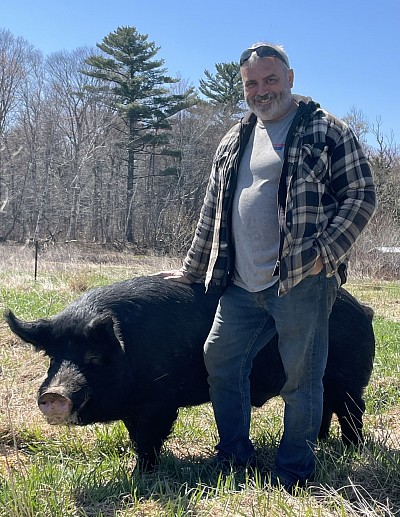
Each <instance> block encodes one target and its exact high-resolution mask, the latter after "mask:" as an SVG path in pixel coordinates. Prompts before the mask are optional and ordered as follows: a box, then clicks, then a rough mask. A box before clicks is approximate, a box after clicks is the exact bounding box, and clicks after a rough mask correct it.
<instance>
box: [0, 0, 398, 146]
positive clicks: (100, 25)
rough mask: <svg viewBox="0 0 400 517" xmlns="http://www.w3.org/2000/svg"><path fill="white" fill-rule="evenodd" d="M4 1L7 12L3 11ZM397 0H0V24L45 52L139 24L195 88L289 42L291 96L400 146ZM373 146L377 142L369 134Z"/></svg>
mask: <svg viewBox="0 0 400 517" xmlns="http://www.w3.org/2000/svg"><path fill="white" fill-rule="evenodd" d="M1 4H3V5H1ZM399 21H400V0H380V1H379V2H376V1H375V0H369V1H365V0H336V1H330V2H329V1H328V2H322V1H321V0H297V1H295V0H280V1H276V0H275V1H274V2H270V1H268V0H264V1H261V0H257V1H246V0H240V1H238V0H224V1H218V0H213V1H212V0H202V1H200V2H199V1H196V0H150V1H149V0H147V1H146V0H141V1H138V0H107V1H105V0H67V1H62V0H35V1H32V0H16V1H11V0H0V27H1V28H6V29H8V30H10V31H11V32H12V33H13V34H14V36H22V37H24V38H25V39H26V40H28V42H29V43H31V44H32V45H33V46H35V47H36V48H38V49H39V50H41V51H42V52H43V53H44V54H50V53H52V52H55V51H58V50H74V49H76V48H78V47H84V46H88V47H95V45H96V43H99V42H101V41H102V39H103V38H104V36H106V35H107V34H109V33H110V32H113V31H115V30H116V29H117V28H118V27H120V26H134V27H136V29H137V30H138V31H139V32H140V33H142V34H148V36H149V40H150V41H154V42H155V43H156V44H157V46H159V47H161V49H160V51H159V53H158V57H160V58H163V59H164V60H165V67H166V69H167V70H168V73H169V75H171V76H173V77H175V76H176V75H178V74H179V75H180V76H181V77H182V78H183V79H186V80H188V81H189V84H192V85H193V86H196V87H197V86H198V82H199V79H200V78H202V77H204V70H205V69H208V70H210V71H211V72H214V71H215V63H223V62H229V61H238V59H239V56H240V54H241V52H242V50H244V49H245V48H247V47H248V46H249V45H251V44H252V43H254V42H256V41H271V42H274V43H279V44H282V45H284V47H285V49H286V51H287V53H288V54H289V58H290V61H291V66H292V67H293V68H294V71H295V86H294V89H293V91H294V92H295V93H300V94H303V95H310V96H311V97H313V98H314V100H316V101H318V102H319V103H320V104H321V105H322V106H323V107H324V108H326V109H328V110H329V111H331V112H332V113H334V114H335V115H337V116H338V117H342V116H344V115H345V114H346V113H348V112H349V111H350V109H351V108H352V107H353V106H354V107H356V108H357V109H358V110H361V111H362V112H363V113H364V115H365V116H366V118H367V119H368V120H369V121H370V123H374V124H376V123H377V120H378V119H380V120H381V129H382V131H383V133H384V134H385V135H386V136H388V137H390V136H391V135H393V137H394V141H395V142H396V144H397V145H399V144H400V103H399V94H398V90H399V88H400V84H399V83H400V81H399V79H400V57H399V54H400V22H399ZM368 140H369V142H370V143H372V144H373V143H374V139H373V138H372V137H370V138H369V139H368Z"/></svg>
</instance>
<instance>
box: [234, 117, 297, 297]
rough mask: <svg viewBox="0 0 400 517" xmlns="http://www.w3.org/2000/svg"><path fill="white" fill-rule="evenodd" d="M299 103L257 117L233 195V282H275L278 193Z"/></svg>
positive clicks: (258, 285) (257, 285) (252, 285)
mask: <svg viewBox="0 0 400 517" xmlns="http://www.w3.org/2000/svg"><path fill="white" fill-rule="evenodd" d="M296 109H297V108H296V107H295V108H294V109H293V110H291V111H290V112H289V113H288V114H287V115H285V116H284V117H283V118H282V119H280V120H277V121H261V120H258V121H257V124H256V125H255V127H254V130H253V132H252V135H251V137H250V140H249V142H248V144H247V146H246V149H245V151H244V153H243V157H242V159H241V162H240V165H239V171H238V180H237V185H236V190H235V195H234V199H233V208H232V232H233V242H234V246H235V272H234V277H233V282H234V283H235V284H236V285H238V286H239V287H242V288H244V289H246V290H247V291H250V292H257V291H262V290H263V289H266V288H267V287H270V286H271V285H273V284H274V283H275V282H276V281H277V280H278V277H276V276H275V277H274V276H273V271H274V269H275V264H276V261H277V258H278V252H279V224H278V206H277V195H278V185H279V178H280V174H281V170H282V162H283V152H284V147H285V140H286V136H287V133H288V130H289V128H290V125H291V123H292V121H293V118H294V115H295V113H296Z"/></svg>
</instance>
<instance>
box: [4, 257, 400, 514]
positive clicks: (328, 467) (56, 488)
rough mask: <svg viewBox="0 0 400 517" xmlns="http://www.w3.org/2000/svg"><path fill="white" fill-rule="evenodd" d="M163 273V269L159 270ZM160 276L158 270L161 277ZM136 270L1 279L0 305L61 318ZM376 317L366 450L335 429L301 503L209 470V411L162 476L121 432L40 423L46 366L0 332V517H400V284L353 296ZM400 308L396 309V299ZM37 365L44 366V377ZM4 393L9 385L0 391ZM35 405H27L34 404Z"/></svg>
mask: <svg viewBox="0 0 400 517" xmlns="http://www.w3.org/2000/svg"><path fill="white" fill-rule="evenodd" d="M160 269H161V268H160ZM155 270H157V268H155ZM131 273H132V270H131V269H130V268H127V269H125V268H122V269H119V270H118V271H117V268H116V269H113V268H110V271H107V268H105V267H102V268H101V270H100V269H99V268H94V269H91V268H87V267H85V268H83V270H82V271H81V270H79V268H78V269H77V270H75V271H73V272H61V273H60V274H59V275H57V274H56V273H52V274H50V275H49V276H47V277H46V276H45V275H42V277H41V279H40V281H38V282H36V283H34V282H32V280H28V279H26V278H25V277H24V274H23V273H18V272H17V271H12V272H10V273H7V272H5V271H4V270H3V272H2V273H1V277H0V304H1V306H2V308H3V309H4V308H5V307H10V308H11V309H13V310H15V312H16V313H17V315H18V316H21V317H23V318H26V319H34V318H37V317H46V316H49V315H51V314H54V313H56V312H58V311H59V310H60V309H62V308H63V307H64V306H65V305H66V304H67V303H68V302H70V301H71V300H72V299H74V298H76V297H77V296H79V294H80V293H81V292H82V291H83V290H84V289H86V288H88V287H93V286H97V285H103V284H105V283H108V282H110V281H114V280H117V279H122V278H127V277H128V276H131ZM349 289H350V290H351V291H352V292H353V294H356V295H357V296H359V297H360V298H361V299H362V300H363V301H364V302H366V303H369V304H371V305H372V306H373V307H374V309H375V312H376V317H375V320H374V330H375V335H376V341H377V352H376V360H375V369H374V373H373V377H372V379H371V383H370V385H369V386H368V388H367V390H366V393H365V398H366V403H367V412H366V415H365V436H366V444H365V447H363V448H362V449H359V450H354V449H352V450H348V449H345V448H344V447H343V445H342V443H341V441H340V432H339V429H338V426H337V424H336V423H334V424H333V427H332V432H331V435H330V437H329V439H328V441H327V442H325V443H322V444H320V446H319V448H318V451H317V465H318V469H317V477H316V480H315V482H314V483H313V486H312V487H311V489H310V490H308V491H305V492H302V493H301V494H299V496H298V497H292V496H289V495H288V494H287V493H285V492H284V491H280V490H277V489H271V487H270V486H269V484H268V477H267V476H266V474H263V475H262V474H260V473H255V474H254V475H252V474H251V473H249V472H243V471H241V472H237V473H235V472H231V473H230V474H228V475H226V476H221V475H220V473H219V472H216V471H215V470H214V469H212V468H211V467H210V466H209V465H208V464H207V460H208V458H209V457H210V456H211V455H212V454H213V445H214V444H215V442H216V439H217V432H216V428H215V423H214V419H213V415H212V410H211V408H210V405H208V404H207V405H204V406H200V407H195V408H190V409H188V408H185V409H182V410H181V412H180V415H179V418H178V420H177V422H176V425H175V428H174V431H173V434H172V435H171V437H170V439H169V440H168V441H167V442H166V444H165V446H164V449H163V451H162V455H161V458H160V466H159V468H157V469H156V470H155V472H153V473H148V474H143V475H142V476H139V475H138V474H137V473H136V472H135V471H134V467H135V462H136V457H135V453H134V450H133V449H132V447H131V445H130V442H129V438H128V435H127V432H126V429H125V427H124V426H123V424H122V423H120V422H116V423H114V424H110V425H93V426H88V427H86V428H66V427H52V426H48V425H47V424H45V423H44V422H42V420H41V418H40V417H39V416H38V410H37V409H36V408H35V403H34V396H35V391H36V389H37V387H38V385H39V380H38V379H37V376H38V375H37V374H36V372H39V370H40V372H39V373H42V371H43V369H44V370H45V364H46V359H45V358H44V357H42V356H39V355H37V354H35V353H34V352H33V351H32V350H31V349H30V348H28V347H26V346H24V345H22V344H21V343H19V342H16V341H15V340H13V338H12V337H11V334H10V333H9V331H8V330H7V329H6V328H5V326H0V338H1V341H2V344H3V346H2V348H1V349H0V361H1V366H2V371H1V373H0V381H1V384H0V401H1V406H0V416H1V422H0V460H1V462H0V516H1V517H3V516H4V517H25V516H27V517H28V516H29V517H33V516H35V517H36V516H37V517H58V516H60V517H69V516H71V517H72V516H74V517H75V516H79V517H82V516H96V517H111V516H118V517H128V516H152V517H153V516H156V517H157V516H166V517H173V516H216V517H217V516H228V515H229V516H235V517H236V516H254V517H256V516H257V517H259V516H266V517H267V516H268V517H271V516H301V517H304V516H313V517H314V516H322V517H327V516H331V515H332V516H360V515H363V516H376V515H378V516H380V515H382V516H394V515H396V514H397V515H398V514H400V426H399V424H398V420H399V416H400V411H399V410H400V323H399V322H397V321H396V320H395V318H392V317H389V316H387V315H392V314H393V308H395V306H396V300H399V299H400V294H399V293H400V288H399V286H398V284H396V283H382V284H377V283H373V284H371V288H370V289H366V288H365V286H362V285H357V284H350V286H349ZM396 297H397V298H396ZM36 364H37V365H38V366H36ZM3 381H4V382H3ZM28 399H29V402H28ZM282 410H283V408H282V403H281V401H280V400H279V399H274V400H273V401H270V402H268V403H267V404H266V405H265V406H264V407H263V408H261V409H257V410H255V411H254V413H253V418H252V428H251V432H252V438H253V440H254V443H255V445H256V449H257V455H258V458H259V460H260V463H261V464H262V465H263V466H264V470H265V472H268V470H269V469H270V468H271V467H272V466H273V461H274V456H275V454H276V448H277V445H278V443H279V439H280V436H281V432H282Z"/></svg>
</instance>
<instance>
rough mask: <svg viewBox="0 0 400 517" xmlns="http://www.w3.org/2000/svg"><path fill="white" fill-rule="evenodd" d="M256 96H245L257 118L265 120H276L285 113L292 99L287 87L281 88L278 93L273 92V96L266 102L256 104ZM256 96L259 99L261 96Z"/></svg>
mask: <svg viewBox="0 0 400 517" xmlns="http://www.w3.org/2000/svg"><path fill="white" fill-rule="evenodd" d="M270 96H271V95H270ZM257 97H258V96H255V97H253V98H251V99H249V98H246V102H247V105H248V106H249V108H250V110H251V111H252V112H253V113H254V114H255V115H256V116H257V117H258V118H259V119H261V120H267V121H268V120H278V119H280V118H281V117H283V116H284V115H286V113H288V111H289V109H290V106H291V104H292V101H293V99H292V93H291V91H290V90H289V89H288V90H283V91H282V92H280V93H279V94H273V97H272V99H271V101H270V102H269V103H268V104H264V105H260V104H257V101H256V99H257ZM263 97H266V96H263ZM258 98H259V99H260V98H261V97H258Z"/></svg>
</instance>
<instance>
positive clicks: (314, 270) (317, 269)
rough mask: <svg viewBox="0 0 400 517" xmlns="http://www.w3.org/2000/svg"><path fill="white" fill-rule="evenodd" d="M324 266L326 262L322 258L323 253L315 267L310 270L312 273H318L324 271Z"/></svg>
mask: <svg viewBox="0 0 400 517" xmlns="http://www.w3.org/2000/svg"><path fill="white" fill-rule="evenodd" d="M323 267H324V263H323V262H322V258H321V255H320V256H319V257H318V258H317V261H316V263H315V264H314V267H313V268H312V270H311V271H310V275H318V274H319V273H320V272H321V271H322V268H323Z"/></svg>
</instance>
